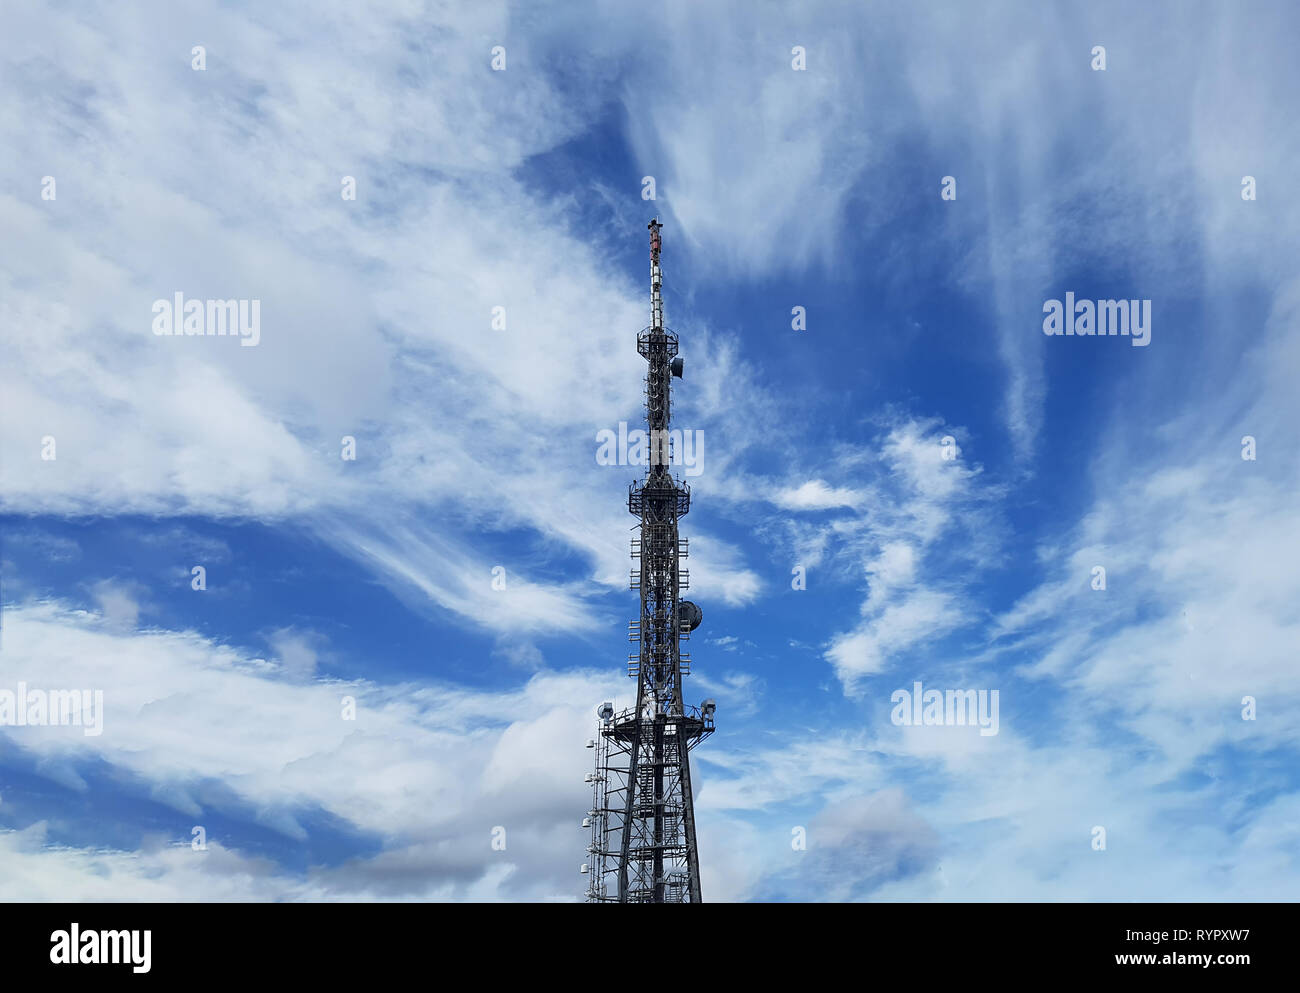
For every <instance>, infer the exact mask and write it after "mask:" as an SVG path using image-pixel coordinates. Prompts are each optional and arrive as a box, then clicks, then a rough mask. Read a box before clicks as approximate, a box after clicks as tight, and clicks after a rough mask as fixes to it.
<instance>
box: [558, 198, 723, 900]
mask: <svg viewBox="0 0 1300 993" xmlns="http://www.w3.org/2000/svg"><path fill="white" fill-rule="evenodd" d="M648 227H649V229H650V326H649V327H646V328H643V329H642V330H641V332H640V333H639V334H638V335H637V351H638V352H639V353H640V354H641V356H642V357H643V358H644V359H645V360H646V362H647V363H648V368H647V370H646V379H645V407H646V424H647V427H648V429H649V439H650V445H649V465H648V466H647V468H646V474H645V478H644V479H642V480H640V481H638V482H635V483H633V484H632V485H631V487H630V489H629V492H628V510H629V511H630V512H631V513H632V514H633V515H635V516H636V517H637V518H638V519H639V521H640V524H639V527H638V531H639V537H637V538H634V539H633V540H632V558H633V560H634V561H637V560H639V567H638V568H636V569H634V570H633V571H632V574H631V588H632V589H633V590H634V591H638V592H640V594H641V611H640V616H639V618H638V619H637V620H635V621H632V622H631V623H630V624H629V625H628V640H629V641H630V642H633V643H636V644H639V646H640V648H639V651H637V652H635V653H633V654H629V655H628V675H629V676H631V677H633V678H635V679H636V680H637V696H636V706H635V707H634V708H633V709H631V710H627V711H624V712H623V713H620V714H618V715H615V714H614V713H613V708H612V706H610V705H609V704H605V705H603V706H602V707H601V708H600V711H599V712H600V716H601V725H600V734H601V741H600V747H599V748H598V749H597V752H596V770H595V773H594V774H593V781H594V782H595V783H596V786H595V788H594V794H595V797H596V803H595V805H594V806H593V809H592V811H590V812H589V823H590V826H591V828H592V843H591V845H590V846H589V848H588V851H589V853H590V854H591V855H592V857H593V859H594V862H595V865H594V871H592V872H591V875H592V879H591V883H590V885H589V888H588V891H587V896H588V899H589V900H597V901H601V900H607V901H617V902H620V903H699V902H700V900H701V896H700V867H699V852H698V848H697V845H696V839H695V805H694V795H693V792H692V789H691V766H690V749H691V748H693V747H694V746H695V745H697V744H699V742H700V741H702V740H703V739H704V738H706V737H707V736H708V735H709V734H711V733H712V732H713V714H714V710H715V709H716V706H715V704H714V702H713V701H712V700H706V701H704V703H703V704H701V706H700V707H698V708H696V707H687V706H685V705H684V704H683V702H682V677H683V676H686V675H689V674H690V662H691V659H690V655H689V654H688V653H686V652H683V651H682V644H681V643H682V642H683V641H688V640H689V639H690V633H691V631H693V630H694V629H695V628H696V627H698V626H699V624H700V621H701V619H702V616H703V615H702V614H701V611H700V609H699V607H697V606H696V605H695V604H693V603H691V602H690V601H689V600H683V599H681V592H682V590H684V589H686V588H687V587H688V586H689V583H690V577H689V573H688V572H687V570H686V569H685V568H682V563H683V562H684V561H685V559H686V557H687V554H688V545H687V541H686V539H684V538H680V537H679V536H678V532H677V523H678V521H679V520H680V519H681V518H682V517H684V516H685V515H686V513H687V512H688V511H689V510H690V505H691V491H690V487H689V486H686V485H685V484H684V483H682V482H681V481H680V480H679V479H676V478H674V477H673V475H672V474H671V471H670V466H671V458H672V446H671V442H670V439H669V422H670V419H671V413H672V411H671V398H672V379H673V377H674V376H676V377H678V378H680V377H681V375H682V359H681V358H680V357H679V356H678V354H677V335H676V333H675V332H673V331H671V330H669V329H668V328H666V327H665V326H664V320H663V299H662V295H661V291H662V284H663V278H662V273H661V271H660V267H659V253H660V249H661V247H662V239H661V237H660V234H659V232H660V229H661V228H662V227H663V225H661V224H660V223H659V220H658V218H656V219H654V220H652V221H651V222H650V224H649V225H648ZM592 868H593V867H591V866H588V865H584V866H583V869H584V871H589V870H591V869H592ZM607 876H609V877H612V878H609V879H607V878H606V877H607Z"/></svg>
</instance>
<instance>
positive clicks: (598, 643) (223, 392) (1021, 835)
mask: <svg viewBox="0 0 1300 993" xmlns="http://www.w3.org/2000/svg"><path fill="white" fill-rule="evenodd" d="M6 17H7V28H6V32H5V36H4V38H3V39H2V40H0V72H2V73H3V76H2V77H0V81H2V82H3V86H4V91H5V93H6V94H7V99H6V100H5V101H4V102H3V106H0V134H2V135H3V137H4V139H5V140H4V146H5V148H6V149H7V154H6V155H5V156H3V157H2V158H0V215H2V216H3V219H4V226H5V230H6V233H7V235H8V237H6V238H5V239H3V243H2V244H0V263H2V264H0V278H2V279H3V287H0V328H2V329H3V335H4V340H5V345H6V362H5V363H4V364H3V367H0V404H3V418H2V422H0V501H2V503H0V511H2V518H3V519H2V521H0V524H2V527H3V547H2V550H0V559H2V567H3V572H2V576H0V579H2V594H0V595H2V599H3V630H2V632H0V633H2V638H3V640H2V642H0V692H3V691H4V690H6V689H10V690H12V689H14V688H15V687H16V686H17V684H19V683H20V682H22V683H26V684H27V685H28V686H31V687H46V688H49V689H68V688H87V689H98V690H102V691H103V693H104V726H103V733H102V734H100V735H97V736H87V735H85V734H84V733H83V731H82V729H80V728H73V727H31V726H26V727H18V726H11V727H0V859H3V864H4V867H5V871H4V873H3V875H2V876H0V897H2V898H5V899H37V900H43V899H73V900H98V899H164V900H190V899H216V900H325V899H347V900H356V899H400V900H428V899H437V900H574V899H580V898H581V894H582V892H583V890H584V888H585V887H584V882H585V881H584V879H583V877H581V876H580V875H579V874H578V866H579V865H580V864H581V862H582V861H583V860H584V858H585V855H584V847H585V844H586V842H587V837H586V834H585V832H583V831H582V830H581V829H580V827H579V824H580V821H581V818H582V815H583V814H584V813H585V811H586V808H587V807H588V805H589V801H590V793H589V787H587V786H585V785H584V784H583V781H582V780H583V775H584V774H585V773H586V772H587V771H588V763H589V761H590V753H589V752H588V751H587V750H586V749H584V748H583V744H584V742H585V740H586V739H587V738H588V737H590V736H591V734H592V732H593V728H594V710H595V707H596V706H597V704H599V703H600V702H601V701H602V700H604V699H613V700H616V701H618V702H620V703H629V702H630V701H631V699H632V694H633V693H634V690H635V686H634V684H633V683H632V682H631V681H630V680H628V679H626V677H625V676H624V675H623V672H624V668H625V662H624V660H625V657H626V654H627V648H626V647H625V646H626V645H627V642H626V640H625V636H624V632H625V630H626V625H627V620H628V618H630V617H631V616H633V614H634V612H635V610H636V600H635V595H634V594H632V593H630V592H629V591H628V590H627V588H626V577H627V573H628V569H629V567H630V563H629V560H628V557H627V552H628V539H629V538H630V537H631V536H632V532H631V530H630V529H631V528H632V526H633V524H634V520H633V518H631V516H630V515H628V514H627V511H626V493H627V486H628V483H629V482H630V481H631V480H632V479H633V478H634V476H635V475H636V468H635V467H630V466H626V465H614V466H609V465H601V464H598V461H597V458H596V452H597V448H598V446H597V441H596V438H597V434H598V433H599V432H601V431H603V430H617V428H618V425H619V422H620V421H624V422H627V423H628V424H629V426H630V427H635V426H636V425H637V424H638V423H639V422H640V421H641V419H642V417H643V412H642V408H641V396H640V390H641V377H642V375H643V373H644V362H643V360H641V359H640V357H639V356H638V355H637V354H636V350H635V335H636V332H637V330H639V329H640V328H641V327H643V326H645V325H646V324H647V323H649V304H648V285H647V283H648V279H647V268H648V261H647V238H646V231H645V225H646V222H647V221H648V220H649V219H650V218H651V217H652V216H656V215H657V216H658V217H659V218H660V219H661V220H662V221H663V223H664V225H665V226H664V232H663V237H664V257H663V263H664V276H665V306H666V313H667V321H668V324H669V325H670V326H672V327H673V328H675V329H676V330H677V331H678V333H679V335H680V338H681V343H682V353H683V355H684V356H685V360H686V369H685V372H686V375H685V378H684V380H682V381H680V382H679V383H678V384H677V388H676V392H675V425H676V426H677V427H679V428H682V429H684V430H688V431H691V432H696V433H697V434H696V435H695V436H696V437H698V438H700V439H702V442H701V444H702V450H701V461H700V464H699V472H698V474H697V475H693V476H691V477H690V478H689V479H688V482H689V483H690V485H691V487H692V492H693V503H692V509H691V513H690V515H689V516H688V517H687V518H686V519H685V520H684V522H683V528H682V531H683V534H684V535H686V536H688V537H689V538H690V541H691V557H690V562H689V567H690V574H691V590H690V594H689V595H690V596H691V598H692V599H693V600H695V601H696V602H697V603H699V604H700V605H701V607H702V608H703V610H704V625H703V627H702V628H701V629H700V630H699V631H698V632H697V633H696V636H695V637H694V638H693V639H692V642H691V653H692V656H693V660H694V662H693V667H694V675H693V676H692V677H691V679H690V680H689V682H688V691H687V692H688V699H702V698H704V697H705V696H712V697H715V698H716V699H717V701H718V728H719V730H718V733H717V734H715V735H714V736H713V737H712V738H711V739H709V740H708V741H707V742H705V743H704V744H703V745H702V746H701V747H700V748H699V749H698V750H697V751H696V753H695V761H696V766H695V768H696V772H695V779H696V790H697V817H698V821H699V830H700V856H701V865H702V875H703V890H704V896H705V898H706V899H709V900H844V899H870V900H909V901H910V900H918V901H927V900H1004V899H1019V900H1114V901H1127V900H1184V899H1186V900H1193V899H1194V900H1218V899H1236V900H1276V899H1292V898H1294V896H1295V894H1296V893H1297V892H1298V891H1300V889H1298V885H1300V866H1297V863H1296V855H1295V852H1296V850H1297V841H1298V840H1300V796H1298V794H1297V789H1298V788H1300V775H1298V773H1297V769H1298V768H1300V763H1298V762H1297V760H1298V759H1300V754H1298V753H1300V746H1298V745H1297V739H1296V734H1295V731H1294V729H1295V727H1297V726H1298V725H1300V691H1298V690H1297V683H1296V679H1295V663H1296V659H1297V656H1296V651H1297V644H1298V643H1300V638H1297V634H1300V613H1298V612H1297V608H1296V604H1297V603H1300V572H1297V570H1296V568H1295V562H1296V560H1297V553H1298V552H1300V516H1298V515H1297V513H1296V503H1297V500H1296V493H1297V481H1298V480H1300V463H1298V462H1297V446H1296V438H1295V425H1296V424H1297V423H1300V402H1298V401H1297V391H1296V390H1295V388H1294V385H1293V384H1294V382H1295V381H1296V375H1297V373H1300V335H1297V333H1296V327H1297V317H1298V313H1300V280H1298V279H1297V276H1296V272H1295V266H1294V259H1295V258H1296V254H1297V253H1296V249H1297V247H1300V246H1297V244H1296V241H1297V233H1298V232H1300V207H1298V206H1297V200H1296V198H1295V197H1294V195H1293V187H1294V172H1295V163H1296V162H1297V161H1300V132H1297V130H1296V129H1295V128H1294V126H1292V122H1293V121H1294V119H1295V113H1296V109H1297V107H1296V99H1297V98H1296V96H1295V94H1297V93H1300V67H1297V66H1296V64H1295V60H1294V55H1293V51H1292V48H1293V46H1292V45H1291V39H1292V38H1294V37H1295V33H1296V28H1297V26H1298V25H1297V17H1298V15H1297V14H1296V12H1295V11H1294V10H1293V9H1291V7H1290V5H1287V4H1282V3H1260V4H1242V5H1232V6H1229V5H1225V4H1187V3H1177V4H1173V3H1170V4H1153V5H1144V7H1143V8H1142V9H1140V10H1134V9H1132V8H1131V5H1126V4H1107V3H1089V4H1086V5H1085V4H1070V5H1041V4H992V5H981V6H980V7H979V8H978V9H976V7H975V6H974V5H964V4H917V5H908V6H907V7H905V8H903V7H900V6H899V5H896V4H879V5H872V4H853V5H845V4H817V3H809V4H800V5H797V7H795V8H790V9H785V8H783V7H782V6H779V5H774V4H753V3H746V4H725V3H718V4H692V3H667V4H664V5H662V7H661V8H658V7H657V8H655V9H654V10H648V9H642V8H631V7H627V5H621V4H599V3H598V4H583V3H578V4H563V5H555V6H546V5H540V6H538V5H519V6H514V5H500V4H492V3H482V4H473V5H464V6H463V7H462V8H461V9H455V10H451V11H449V10H447V9H444V8H440V7H436V6H434V5H425V4H419V3H410V4H401V5H389V6H387V7H386V8H384V9H381V10H376V9H374V8H366V9H361V8H358V7H357V6H356V5H354V4H333V3H324V4H316V5H312V6H311V8H310V11H309V12H307V11H306V9H305V8H304V9H297V10H291V9H288V8H286V9H280V8H278V7H273V8H269V9H268V8H267V7H266V5H243V4H223V5H220V6H217V5H211V4H201V3H185V4H148V3H144V4H138V5H132V6H130V7H127V8H123V7H113V8H107V9H99V10H88V9H83V8H82V7H81V6H80V5H72V4H61V3H47V4H28V3H18V4H17V5H15V7H14V9H13V10H12V12H10V13H7V15H6ZM194 46H203V48H204V50H205V60H206V61H205V64H206V68H204V69H203V70H201V71H199V70H196V69H194V68H193V67H192V60H193V58H194V56H193V55H192V50H193V48H194ZM494 46H502V47H503V48H504V50H505V58H506V63H505V68H504V70H501V71H494V70H493V68H492V59H493V55H492V49H493V47H494ZM796 46H801V47H802V48H803V49H804V52H805V59H806V69H803V70H795V69H794V68H792V58H794V56H793V54H792V50H793V49H794V48H795V47H796ZM1095 46H1104V48H1105V50H1106V68H1105V70H1104V71H1096V70H1094V69H1093V68H1092V63H1093V61H1094V54H1093V49H1094V47H1095ZM646 176H652V177H654V180H655V199H654V200H653V201H648V200H646V199H643V196H642V191H643V177H646ZM945 176H951V177H954V178H955V180H956V194H957V195H956V199H953V200H945V199H943V198H941V196H940V193H941V187H942V182H943V178H944V177H945ZM1246 176H1250V177H1253V178H1254V181H1255V186H1256V199H1254V200H1247V199H1243V196H1242V182H1243V177H1246ZM45 177H53V179H54V181H55V187H54V188H55V191H56V192H55V195H54V197H53V198H52V199H48V198H43V197H42V190H43V189H44V188H46V186H47V185H48V184H47V183H46V180H45ZM344 177H353V178H354V179H355V183H356V199H355V200H347V199H344V198H343V196H342V195H341V187H342V183H343V179H344ZM1067 291H1068V292H1072V293H1073V294H1074V295H1075V297H1076V298H1078V299H1091V300H1098V299H1112V298H1123V299H1130V298H1131V299H1142V300H1150V301H1151V302H1152V314H1153V317H1152V328H1151V340H1150V344H1149V345H1148V346H1146V347H1133V345H1132V342H1131V340H1130V339H1128V338H1124V337H1049V336H1046V335H1044V334H1043V332H1042V321H1043V306H1044V302H1045V301H1048V300H1051V299H1063V298H1064V296H1065V294H1066V292H1067ZM177 292H181V293H183V294H184V295H185V296H186V297H187V298H193V299H204V298H216V299H227V298H239V299H248V300H252V299H256V300H259V301H260V308H261V310H260V314H261V326H260V339H259V341H258V343H257V345H256V347H242V346H241V345H240V343H239V342H238V341H235V340H233V339H231V338H228V337H215V336H213V337H185V336H178V337H161V336H157V335H155V334H153V333H152V331H151V320H152V316H153V315H152V312H151V306H152V304H153V302H154V301H155V300H159V299H163V300H170V299H172V297H173V295H174V294H175V293H177ZM796 307H803V308H805V310H806V314H807V328H806V330H794V329H793V328H792V316H791V314H792V310H793V308H796ZM494 308H504V310H503V311H502V312H503V313H504V316H505V327H499V326H497V327H494V326H493V314H494ZM344 436H348V437H351V438H354V439H355V440H356V459H355V460H344V459H343V458H342V457H341V449H342V441H341V439H343V438H344ZM1246 436H1249V437H1251V438H1253V439H1254V440H1255V446H1256V448H1255V454H1256V457H1255V458H1254V459H1253V460H1247V459H1243V457H1242V451H1243V438H1245V437H1246ZM47 438H52V439H54V443H55V453H56V454H55V457H54V458H53V459H50V458H43V457H42V453H43V451H46V450H47V448H48V446H47V444H46V441H45V439H47ZM945 439H947V440H946V441H945ZM946 455H955V457H953V458H947V457H945V456H946ZM195 566H202V567H203V568H204V569H205V570H206V587H207V588H206V589H205V590H201V591H199V590H194V589H192V588H191V577H192V570H193V568H194V567H195ZM1098 566H1100V567H1103V568H1104V569H1105V571H1106V588H1105V589H1104V590H1097V589H1094V588H1093V585H1092V584H1093V575H1094V573H1093V570H1094V569H1095V567H1098ZM798 567H802V569H803V570H804V572H805V574H806V577H807V582H806V589H794V588H792V570H795V569H796V568H798ZM494 570H497V573H496V575H504V577H505V587H504V589H501V588H497V587H499V586H500V584H499V583H498V584H496V585H495V586H494V584H493V576H494ZM502 570H503V572H502ZM918 681H919V682H921V683H923V685H924V686H925V687H926V688H936V689H942V690H951V689H976V690H984V691H994V690H996V691H997V692H998V694H999V701H1000V710H999V725H998V733H997V734H995V735H981V734H980V733H979V730H978V729H977V728H974V727H970V726H961V727H949V726H920V727H908V726H899V725H897V724H895V723H894V721H893V720H891V710H892V708H893V705H892V703H891V695H892V694H894V692H895V691H896V690H899V689H909V690H910V689H911V688H912V686H913V684H914V683H915V682H918ZM344 697H351V698H354V699H355V701H356V715H355V720H345V719H343V716H342V710H341V701H342V699H343V698H344ZM1246 697H1250V698H1252V699H1253V700H1254V702H1255V703H1254V706H1255V714H1254V719H1251V720H1245V719H1243V706H1244V704H1243V699H1244V698H1246ZM196 826H201V827H202V828H203V829H204V832H205V835H206V839H207V844H206V849H205V850H202V851H196V850H195V849H194V848H193V847H192V845H191V839H192V836H193V829H194V828H195V827H196ZM497 827H503V828H505V831H506V834H505V837H506V845H505V848H504V850H498V849H495V848H494V847H493V845H492V841H493V837H494V835H493V831H494V828H497ZM1098 828H1102V829H1104V832H1105V839H1106V843H1105V847H1104V849H1101V848H1099V847H1097V846H1096V840H1095V839H1096V838H1097V836H1098V835H1097V829H1098ZM796 829H802V833H803V834H804V835H805V836H806V847H804V848H803V849H797V848H795V847H792V838H793V837H794V835H795V834H796V833H797V832H796Z"/></svg>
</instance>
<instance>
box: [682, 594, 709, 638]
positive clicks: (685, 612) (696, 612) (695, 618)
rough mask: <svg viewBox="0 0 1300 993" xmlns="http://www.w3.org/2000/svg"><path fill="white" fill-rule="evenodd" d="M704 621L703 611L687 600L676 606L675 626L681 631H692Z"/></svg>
mask: <svg viewBox="0 0 1300 993" xmlns="http://www.w3.org/2000/svg"><path fill="white" fill-rule="evenodd" d="M703 620H704V611H702V610H700V608H699V607H697V606H696V605H695V604H693V603H691V601H689V600H683V601H682V602H681V603H679V604H678V605H677V624H678V626H679V627H680V628H681V629H682V630H683V631H694V630H695V629H696V628H697V627H699V626H700V622H701V621H703Z"/></svg>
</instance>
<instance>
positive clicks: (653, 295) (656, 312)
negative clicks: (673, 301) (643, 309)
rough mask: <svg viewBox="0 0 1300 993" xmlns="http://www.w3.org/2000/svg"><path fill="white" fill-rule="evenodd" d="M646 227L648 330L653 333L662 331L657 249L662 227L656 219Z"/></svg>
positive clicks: (662, 321)
mask: <svg viewBox="0 0 1300 993" xmlns="http://www.w3.org/2000/svg"><path fill="white" fill-rule="evenodd" d="M646 227H648V228H649V229H650V328H651V330H653V331H662V330H663V326H664V301H663V298H662V297H661V296H660V295H659V289H660V287H661V286H662V284H663V275H662V274H661V273H660V272H659V249H660V248H661V247H662V246H663V239H661V238H660V237H659V229H660V228H662V227H663V225H662V224H660V223H659V218H657V217H656V218H655V219H654V220H653V221H651V222H650V223H649V224H647V225H646Z"/></svg>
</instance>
